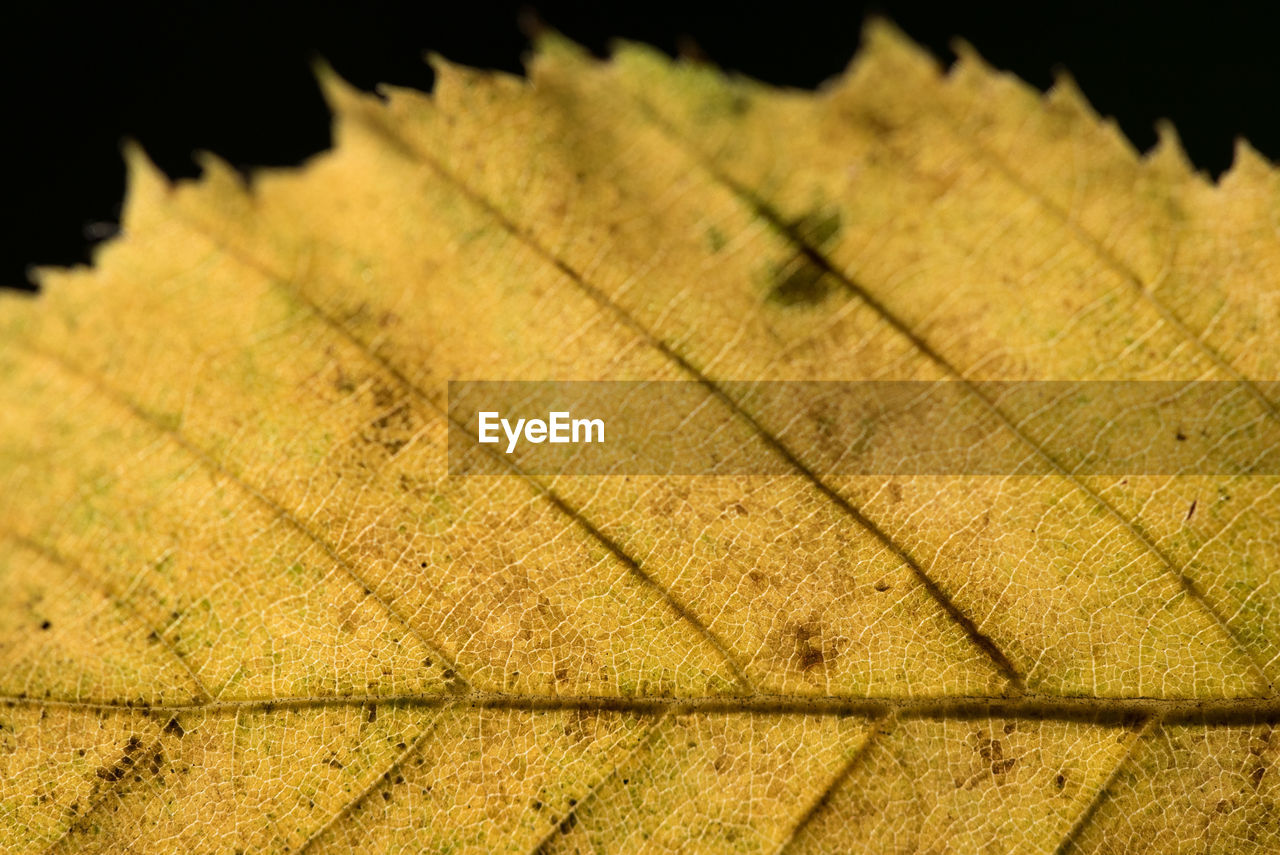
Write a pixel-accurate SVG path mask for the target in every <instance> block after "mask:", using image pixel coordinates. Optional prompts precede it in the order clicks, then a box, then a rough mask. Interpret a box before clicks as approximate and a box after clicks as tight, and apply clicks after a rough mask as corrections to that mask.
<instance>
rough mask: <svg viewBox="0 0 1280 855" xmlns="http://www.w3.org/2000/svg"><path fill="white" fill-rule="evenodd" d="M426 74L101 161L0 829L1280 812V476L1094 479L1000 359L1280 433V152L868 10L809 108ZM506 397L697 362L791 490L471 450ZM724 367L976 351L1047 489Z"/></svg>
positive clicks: (940, 359) (40, 377)
mask: <svg viewBox="0 0 1280 855" xmlns="http://www.w3.org/2000/svg"><path fill="white" fill-rule="evenodd" d="M433 62H434V65H435V67H436V70H437V85H436V89H435V91H434V92H433V93H432V94H431V95H429V96H428V95H424V94H421V93H417V92H411V91H405V90H399V89H394V88H388V89H386V90H385V91H384V92H383V93H382V95H381V97H375V96H371V95H366V94H363V93H360V92H357V91H355V90H353V89H351V88H349V87H347V86H346V85H345V84H343V83H342V82H341V81H340V80H338V79H337V78H336V77H335V76H334V75H333V74H332V73H331V72H328V71H322V72H321V78H322V82H323V84H324V87H325V91H326V93H327V96H328V98H329V101H330V104H331V105H332V107H333V109H334V113H335V122H336V145H335V147H334V149H333V150H332V151H331V152H328V153H326V154H323V155H321V156H319V157H317V158H315V159H314V160H313V161H312V162H311V163H309V164H307V165H306V166H305V167H303V168H301V169H284V170H266V171H262V172H258V173H255V174H254V175H253V176H252V178H251V180H250V181H249V183H248V184H247V185H246V184H245V183H244V182H242V180H241V179H240V177H239V176H238V175H237V174H236V173H235V172H233V171H232V170H231V169H230V168H228V167H227V166H225V165H224V164H222V163H220V162H218V161H217V160H215V159H213V158H206V160H205V167H206V169H205V174H204V176H203V177H202V178H201V179H200V180H198V181H194V182H184V183H180V184H178V185H176V186H175V185H171V184H170V183H169V182H168V181H167V179H165V177H164V176H163V175H161V174H160V173H159V172H158V171H157V170H156V169H155V168H154V167H152V166H151V165H150V164H149V163H148V162H147V161H146V159H145V157H144V156H143V155H142V154H141V153H140V152H139V151H138V150H137V149H136V148H130V149H129V150H128V152H127V156H128V160H129V169H130V187H129V192H128V198H127V203H126V211H125V215H124V222H123V234H122V236H121V237H120V238H119V239H117V240H114V241H112V242H110V243H109V244H107V245H105V246H104V247H103V248H101V249H100V250H99V252H98V254H97V258H96V260H95V264H94V265H93V267H92V268H91V269H80V270H71V271H56V270H46V271H43V273H42V276H41V281H42V286H43V294H42V295H41V296H40V297H38V298H36V299H24V298H20V297H16V296H12V295H9V296H5V297H3V299H2V301H0V329H2V330H3V332H2V333H0V336H2V338H0V483H2V484H3V491H2V492H0V578H2V579H3V580H4V582H5V589H6V596H5V597H4V598H3V602H2V604H0V681H2V685H0V693H2V694H3V695H4V699H3V706H2V707H0V779H2V783H0V848H3V849H4V850H5V851H15V852H45V851H47V852H63V851H75V852H82V851H83V852H121V851H146V852H215V851H216V852H238V851H281V852H283V851H290V852H298V851H307V852H312V853H319V852H328V851H369V852H534V851H540V852H547V853H555V852H588V851H589V852H740V851H741V852H787V853H798V852H860V851H873V852H881V851H883V852H917V851H929V852H944V851H953V852H1054V851H1059V852H1146V851H1151V852H1190V851H1197V852H1201V851H1212V852H1252V851H1257V852H1272V851H1276V850H1277V848H1280V767H1278V766H1277V754H1278V752H1280V737H1277V736H1276V735H1274V734H1273V724H1274V723H1275V722H1276V720H1277V719H1278V718H1280V699H1277V697H1276V695H1275V691H1274V688H1273V686H1274V684H1275V683H1276V681H1277V679H1280V538H1278V537H1277V533H1280V502H1277V496H1276V490H1277V481H1276V478H1275V477H1273V476H1259V475H1235V476H1227V475H1203V474H1201V475H1181V476H1176V477H1169V476H1159V477H1157V476H1151V475H1144V476H1134V477H1111V476H1105V477H1104V476H1101V475H1090V474H1084V475H1082V474H1078V473H1077V472H1076V470H1074V469H1073V468H1071V467H1070V466H1069V465H1067V464H1066V463H1064V461H1066V460H1067V459H1068V457H1069V456H1070V455H1071V454H1072V453H1073V452H1072V448H1071V447H1070V445H1069V444H1064V442H1063V441H1062V439H1061V437H1059V436H1058V435H1057V434H1055V433H1054V431H1053V430H1051V429H1050V426H1048V425H1046V424H1044V422H1043V420H1039V421H1038V420H1037V419H1036V418H1035V414H1034V413H1031V412H1022V411H1017V410H1016V408H1014V409H1010V407H1009V405H1008V404H1007V402H1002V401H1000V400H993V399H991V398H990V397H989V396H985V395H984V393H983V388H982V387H981V386H980V385H978V384H979V381H984V380H993V379H1000V380H1045V379H1066V380H1127V379H1138V380H1144V379H1145V380H1156V379H1158V380H1188V381H1190V380H1205V379H1211V380H1212V379H1216V380H1230V381H1235V382H1237V383H1241V384H1243V387H1244V388H1246V389H1248V390H1249V391H1250V397H1249V399H1248V401H1247V402H1246V408H1247V409H1249V410H1250V412H1251V413H1252V414H1253V415H1254V416H1256V417H1257V418H1259V419H1262V420H1263V421H1267V420H1277V419H1280V411H1278V410H1277V402H1276V401H1274V400H1272V399H1271V398H1269V397H1268V395H1267V392H1266V391H1265V389H1264V387H1263V386H1262V385H1260V384H1261V383H1262V381H1266V380H1272V379H1275V378H1276V377H1277V376H1280V350H1278V349H1277V348H1276V347H1274V345H1273V342H1274V341H1275V336H1276V333H1277V332H1278V331H1280V288H1278V286H1276V284H1275V283H1276V282H1277V272H1278V270H1280V249H1278V248H1277V243H1276V238H1277V229H1278V228H1280V186H1278V182H1280V179H1278V178H1277V174H1276V172H1275V171H1274V170H1272V169H1271V167H1270V166H1268V165H1267V164H1265V163H1264V162H1263V161H1262V159H1261V158H1260V157H1259V156H1257V155H1256V154H1254V153H1253V152H1252V151H1251V150H1250V149H1248V147H1247V146H1244V145H1242V146H1241V147H1240V149H1239V151H1238V155H1237V161H1236V164H1235V166H1234V167H1233V168H1232V170H1231V171H1230V172H1229V173H1228V174H1226V175H1225V176H1224V177H1223V178H1222V179H1221V181H1219V182H1217V183H1213V182H1210V181H1208V180H1207V179H1205V178H1204V177H1203V176H1201V175H1198V174H1196V173H1194V172H1193V171H1192V170H1191V169H1190V168H1189V166H1188V164H1187V163H1186V161H1185V159H1184V157H1183V155H1182V154H1181V152H1180V149H1179V147H1178V144H1177V141H1176V139H1175V137H1174V135H1173V132H1172V131H1171V130H1170V129H1168V128H1164V129H1162V135H1161V141H1160V144H1159V145H1158V146H1157V147H1156V149H1155V150H1154V151H1152V152H1151V153H1149V154H1147V155H1144V156H1139V155H1138V154H1137V153H1135V152H1134V150H1133V149H1132V147H1131V145H1130V144H1129V143H1128V142H1127V141H1126V140H1125V139H1124V137H1123V136H1122V135H1121V134H1120V133H1119V132H1118V131H1117V130H1116V128H1115V127H1114V126H1113V125H1112V124H1111V123H1109V122H1104V121H1101V120H1099V118H1098V117H1097V116H1095V115H1094V114H1093V113H1092V112H1091V110H1090V108H1089V107H1088V106H1087V104H1086V102H1085V101H1084V99H1083V98H1082V96H1081V95H1080V94H1079V93H1078V92H1077V91H1076V90H1075V89H1074V87H1073V86H1072V84H1071V83H1070V82H1069V81H1066V80H1063V81H1060V82H1059V83H1058V84H1057V85H1056V86H1055V87H1054V88H1053V89H1052V91H1050V93H1049V94H1048V95H1047V96H1043V95H1041V94H1040V93H1038V92H1036V91H1035V90H1033V89H1031V88H1029V87H1027V86H1025V85H1024V84H1022V83H1020V82H1018V81H1016V80H1013V79H1011V78H1009V77H1007V76H1005V75H1002V74H999V73H997V72H994V71H993V70H991V69H989V68H988V67H986V66H985V65H984V64H983V63H982V61H981V60H980V59H978V58H977V57H976V56H975V55H974V54H973V53H972V52H970V51H967V50H966V51H964V52H962V56H961V59H960V61H959V62H958V63H957V64H956V65H955V67H954V68H952V69H950V70H949V71H948V72H946V73H943V72H942V71H940V69H939V68H938V66H937V64H936V63H935V62H934V61H933V60H932V59H931V58H929V57H928V56H926V55H924V54H922V53H921V52H920V51H919V50H918V49H916V48H915V47H913V46H912V45H911V44H909V43H908V42H907V41H906V40H905V39H904V38H903V37H902V36H900V35H899V34H897V33H896V32H895V31H893V30H892V29H891V28H890V27H889V26H888V25H886V24H883V23H875V24H872V25H871V26H870V27H869V28H868V31H867V33H866V37H865V44H864V47H863V49H862V51H861V53H860V54H859V56H858V58H857V59H856V61H855V62H854V65H853V66H852V68H851V69H850V70H849V72H848V73H847V74H845V75H844V76H843V77H842V78H840V79H839V80H837V81H835V82H833V83H832V84H830V85H829V86H828V87H826V88H825V89H824V90H823V91H821V92H819V93H816V94H814V93H808V92H795V91H786V90H778V89H774V88H770V87H766V86H763V85H760V84H757V83H754V82H752V81H749V80H743V79H739V78H734V77H729V76H726V75H724V74H722V73H720V72H718V71H716V70H714V69H711V68H708V67H705V66H702V65H696V64H690V63H686V62H672V61H670V60H668V59H666V58H665V57H663V56H661V55H660V54H658V53H656V52H654V51H651V50H649V49H646V48H642V47H635V46H624V47H621V48H619V50H618V51H617V53H616V55H615V56H614V57H613V58H612V59H610V60H609V61H607V62H600V61H596V60H594V59H592V58H590V57H589V56H587V55H585V54H583V53H582V52H580V51H579V50H578V49H577V48H575V47H574V46H572V45H570V44H568V43H566V42H564V41H562V40H560V39H559V38H557V37H555V36H546V37H544V38H543V39H542V41H541V44H540V46H539V50H538V52H537V55H536V56H535V58H534V59H533V61H532V64H531V68H530V73H529V79H528V80H524V79H518V78H513V77H508V76H504V75H500V74H494V73H489V72H480V71H473V70H469V69H464V68H459V67H456V66H453V65H450V64H449V63H447V62H444V61H443V60H434V61H433ZM495 378H496V379H504V380H547V379H555V380H645V381H652V380H686V381H694V382H697V383H700V384H702V385H703V386H704V387H705V388H707V389H709V390H711V391H712V392H713V393H714V394H713V396H712V398H711V400H712V401H713V404H712V406H714V407H716V408H718V410H717V412H718V413H719V414H720V416H721V417H722V420H723V423H724V424H725V425H726V430H731V431H734V432H735V433H733V436H734V437H735V442H738V443H740V444H742V445H743V446H744V447H750V448H754V449H757V450H758V453H759V454H761V455H766V456H769V455H772V456H773V457H775V458H777V459H779V460H781V461H783V462H784V463H785V465H786V468H787V474H785V475H781V476H776V475H774V476H765V475H760V476H741V477H733V478H698V477H692V478H690V477H680V478H664V477H657V476H627V477H624V476H590V475H560V476H555V477H551V476H545V477H544V476H534V475H529V474H527V473H524V472H522V471H520V470H518V469H515V468H513V469H512V470H511V471H510V472H509V473H508V474H505V475H502V476H498V477H459V476H450V475H448V474H447V472H446V464H445V459H446V446H447V440H448V434H449V427H450V422H449V417H448V415H447V413H448V410H447V404H448V401H447V384H448V381H450V380H459V379H495ZM735 379H736V380H743V379H746V380H796V379H803V380H841V381H849V380H879V379H898V380H941V381H949V382H955V383H960V384H965V385H964V386H963V388H965V389H968V390H969V391H970V393H971V396H972V400H971V405H972V407H973V408H974V410H975V412H976V411H984V412H991V413H995V414H997V415H998V416H999V418H1000V419H1001V420H1002V424H1003V425H1004V428H1003V430H1005V431H1006V435H1005V436H1006V440H1007V442H1008V443H1010V444H1014V445H1017V446H1018V447H1025V449H1026V450H1027V453H1028V454H1031V455H1034V456H1036V457H1037V458H1038V459H1040V460H1042V461H1044V462H1045V464H1046V465H1047V466H1049V467H1050V469H1051V470H1052V471H1051V472H1050V474H1047V475H1037V476H991V475H983V476H966V475H946V476H925V475H910V476H894V477H884V476H875V477H872V476H854V475H839V474H834V475H828V474H824V473H828V472H832V471H835V470H833V469H832V468H831V467H830V466H828V465H827V464H828V463H829V462H830V459H831V455H832V454H833V449H832V448H830V447H829V445H828V444H824V441H823V432H822V425H821V424H819V423H818V421H817V419H816V417H815V416H813V414H811V413H803V412H802V413H793V412H786V413H784V412H778V411H776V410H774V409H770V408H767V407H756V406H755V405H754V404H753V401H752V400H751V399H748V398H745V397H743V396H741V395H740V394H738V393H737V392H735V391H734V389H735V388H737V387H733V386H732V385H729V381H731V380H735ZM1184 439H1186V441H1188V442H1191V443H1195V442H1204V440H1203V439H1202V438H1201V437H1198V436H1191V437H1184Z"/></svg>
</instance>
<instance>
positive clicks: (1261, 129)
mask: <svg viewBox="0 0 1280 855" xmlns="http://www.w3.org/2000/svg"><path fill="white" fill-rule="evenodd" d="M1265 5H1269V4H1263V3H1253V4H1230V3H1213V4H1187V5H1178V4H1175V3H1160V4H1154V3H1152V4H1147V3H1122V2H1119V0H1114V2H1112V3H1109V4H1097V5H1093V4H1088V3H1081V2H1069V0H1060V2H1043V3H1042V2H1036V3H1023V4H1019V5H1016V6H1014V5H1009V6H1006V5H1003V4H1000V5H996V4H981V3H960V2H956V3H951V4H945V5H943V4H931V3H930V4H926V3H919V2H915V3H913V2H892V0H881V2H879V3H874V4H866V3H841V4H832V3H805V2H798V0H775V2H772V3H768V4H753V3H736V4H713V3H703V4H697V3H686V4H680V5H675V4H672V5H664V4H662V3H655V2H646V3H621V2H613V3H570V2H558V0H532V2H527V3H496V2H491V3H481V2H476V3H472V4H469V5H465V6H463V5H458V4H443V3H430V2H420V3H414V4H407V3H406V4H401V3H379V2H364V3H351V4H343V3H331V2H329V3H327V2H310V3H305V4H302V3H296V4H295V3H270V2H268V0H261V1H260V2H258V3H253V4H249V3H236V2H231V3H217V4H213V3H207V4H193V3H188V4H182V3H163V4H161V3H155V4H149V3H138V4H128V5H119V4H108V5H88V4H84V5H81V4H74V5H68V4H57V3H41V4H25V3H24V4H17V3H12V4H7V6H8V8H7V9H6V10H5V11H4V12H0V64H3V69H2V71H0V104H3V110H4V112H3V128H4V130H3V133H0V145H2V146H3V148H2V150H0V155H2V158H0V176H2V177H0V182H2V183H0V198H2V199H3V220H2V221H0V227H3V235H4V237H3V240H0V285H10V286H19V287H21V286H23V284H24V281H25V271H26V269H27V267H28V266H29V265H31V264H68V263H74V262H78V261H84V260H87V258H88V247H89V246H90V244H91V242H92V240H93V239H95V238H101V236H103V235H104V234H108V233H109V232H110V226H109V224H111V223H112V222H114V220H115V219H116V217H117V216H118V212H119V204H120V198H121V195H122V193H123V187H124V184H123V166H122V164H121V160H120V155H119V144H120V141H121V140H122V139H123V138H125V137H132V138H134V139H137V140H139V141H140V142H141V143H142V145H143V146H144V148H145V149H146V150H147V151H148V152H149V154H150V155H151V157H152V158H153V159H155V160H156V162H157V163H159V165H160V166H161V167H162V168H163V169H165V170H166V171H167V172H168V173H169V174H170V175H173V176H175V177H176V176H189V175H193V174H195V172H196V170H195V167H194V165H193V163H192V161H191V157H190V155H191V152H192V151H194V150H197V149H209V150H212V151H214V152H217V153H218V154H220V155H222V156H223V157H225V158H226V159H228V160H230V161H231V162H232V163H234V164H237V165H238V166H241V167H246V168H247V167H251V166H253V165H258V164H290V163H297V162H299V161H300V160H302V159H303V158H305V157H306V156H308V155H309V154H312V153H314V152H317V151H319V150H321V149H323V148H325V147H326V146H327V145H328V143H329V127H328V115H327V112H326V110H325V108H324V105H323V104H322V102H321V100H320V96H319V92H318V90H317V89H316V86H315V83H314V81H313V79H312V76H311V73H310V70H309V69H310V64H309V63H310V60H311V59H312V58H313V57H316V56H322V57H324V58H325V59H327V60H328V61H329V62H330V63H331V64H332V65H333V66H334V67H335V68H336V69H337V70H338V72H339V73H340V74H342V75H343V76H344V77H346V78H347V79H348V80H350V81H351V82H353V83H354V84H356V85H358V86H361V87H365V88H372V86H373V85H374V84H375V83H378V82H380V81H387V82H391V83H397V84H403V85H414V86H417V87H419V88H428V87H429V86H430V85H431V74H430V72H429V70H428V69H427V68H426V66H425V65H424V64H423V63H422V62H421V59H420V58H421V56H422V53H423V51H424V50H427V49H430V50H434V51H437V52H439V53H441V54H443V55H445V56H447V57H449V58H450V59H453V60H456V61H459V62H463V63H467V64H470V65H478V66H484V67H491V68H500V69H505V70H508V71H519V70H520V69H521V57H522V55H523V54H524V52H525V51H526V49H527V47H528V41H527V39H526V37H525V35H524V33H523V30H522V21H523V22H527V21H528V19H529V16H530V15H531V14H532V15H533V16H534V17H536V18H539V19H541V20H543V21H545V22H546V23H547V24H549V25H551V26H553V27H555V28H557V29H560V30H561V31H563V32H565V33H566V34H567V35H569V36H570V37H572V38H574V39H576V40H577V41H579V42H581V43H583V44H585V45H587V46H588V47H590V48H592V49H593V50H595V51H597V52H598V53H601V54H604V53H606V52H607V49H608V44H609V41H610V40H611V39H612V38H614V37H624V38H630V39H636V40H641V41H645V42H649V43H651V44H654V45H657V46H658V47H661V48H663V49H665V50H667V51H668V52H672V53H675V52H677V51H685V52H688V51H691V50H696V51H700V52H701V54H703V55H705V56H706V57H708V58H709V59H710V60H712V61H714V62H716V63H717V64H719V65H721V66H723V67H725V68H729V69H734V70H737V71H741V72H744V73H747V74H750V75H752V76H754V77H758V78H761V79H764V80H767V81H770V82H774V83H779V84H789V85H796V86H813V85H816V84H817V83H819V82H821V81H822V80H824V79H826V78H828V77H830V76H832V75H834V74H836V73H838V72H839V71H840V70H841V69H843V68H844V66H845V65H846V64H847V62H848V60H849V59H850V57H851V56H852V54H853V52H854V50H855V49H856V47H857V43H858V38H859V31H860V28H861V25H862V22H863V20H864V18H865V17H866V16H867V15H868V14H882V15H885V16H887V17H889V18H890V19H891V20H893V21H894V22H895V23H897V24H898V25H899V26H900V27H902V28H903V29H905V30H906V31H907V33H908V34H910V35H911V36H912V37H913V38H915V39H916V40H917V41H919V42H921V43H922V44H924V45H926V46H927V47H929V48H930V49H931V50H933V51H934V53H936V54H937V55H939V56H940V57H943V58H944V59H947V60H949V59H951V58H952V54H951V52H950V49H949V44H950V41H951V39H952V37H954V36H962V37H964V38H965V39H967V40H968V41H969V42H971V43H972V44H974V45H975V46H976V47H977V48H978V50H979V51H980V52H981V53H982V54H983V55H984V56H985V57H986V58H987V59H988V60H989V61H991V62H992V63H993V64H995V65H996V66H998V67H1001V68H1005V69H1009V70H1012V71H1014V72H1016V73H1017V74H1019V75H1020V76H1021V77H1023V78H1024V79H1026V80H1028V81H1030V82H1031V83H1033V84H1035V85H1037V86H1040V87H1042V88H1044V87H1047V86H1048V85H1049V84H1050V83H1051V82H1052V79H1053V73H1054V71H1055V70H1058V69H1068V70H1070V72H1071V73H1072V75H1073V76H1074V77H1075V79H1076V80H1077V81H1078V83H1079V84H1080V86H1081V88H1082V89H1083V90H1084V92H1085V94H1086V95H1087V96H1088V97H1089V98H1090V100H1091V101H1092V102H1093V103H1094V105H1095V106H1096V107H1097V108H1098V110H1099V111H1100V112H1102V113H1103V114H1106V115H1113V116H1115V117H1116V118H1117V119H1118V120H1119V122H1120V125H1121V127H1122V128H1123V129H1124V130H1125V132H1126V133H1127V134H1128V135H1129V137H1130V138H1131V139H1132V140H1133V141H1134V142H1135V143H1136V144H1137V145H1138V146H1139V147H1140V148H1142V149H1145V148H1147V147H1149V146H1150V145H1152V144H1153V143H1154V141H1155V134H1154V130H1153V124H1154V122H1155V120H1156V119H1158V118H1161V117H1168V118H1170V119H1172V120H1173V121H1174V123H1175V124H1176V126H1177V127H1178V130H1179V133H1180V135H1181V136H1182V139H1183V141H1184V143H1185V145H1186V147H1187V149H1188V151H1189V153H1190V155H1191V158H1192V160H1193V161H1194V162H1195V163H1196V164H1197V165H1198V166H1199V167H1200V168H1202V169H1204V170H1206V171H1208V172H1210V173H1213V174H1218V173H1219V172H1221V171H1222V170H1223V169H1225V168H1226V167H1227V166H1229V165H1230V162H1231V158H1232V148H1233V141H1234V139H1235V138H1236V137H1237V136H1244V137H1246V138H1248V139H1249V140H1250V141H1251V142H1252V143H1253V144H1254V146H1255V147H1256V148H1258V149H1259V150H1260V151H1262V152H1263V154H1265V155H1267V156H1269V157H1271V158H1272V159H1276V158H1280V115H1278V107H1280V104H1278V102H1280V99H1278V98H1277V95H1278V94H1280V59H1278V58H1277V54H1276V47H1275V43H1276V40H1277V27H1276V24H1277V21H1276V17H1277V16H1276V15H1275V14H1274V13H1270V12H1267V11H1265Z"/></svg>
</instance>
